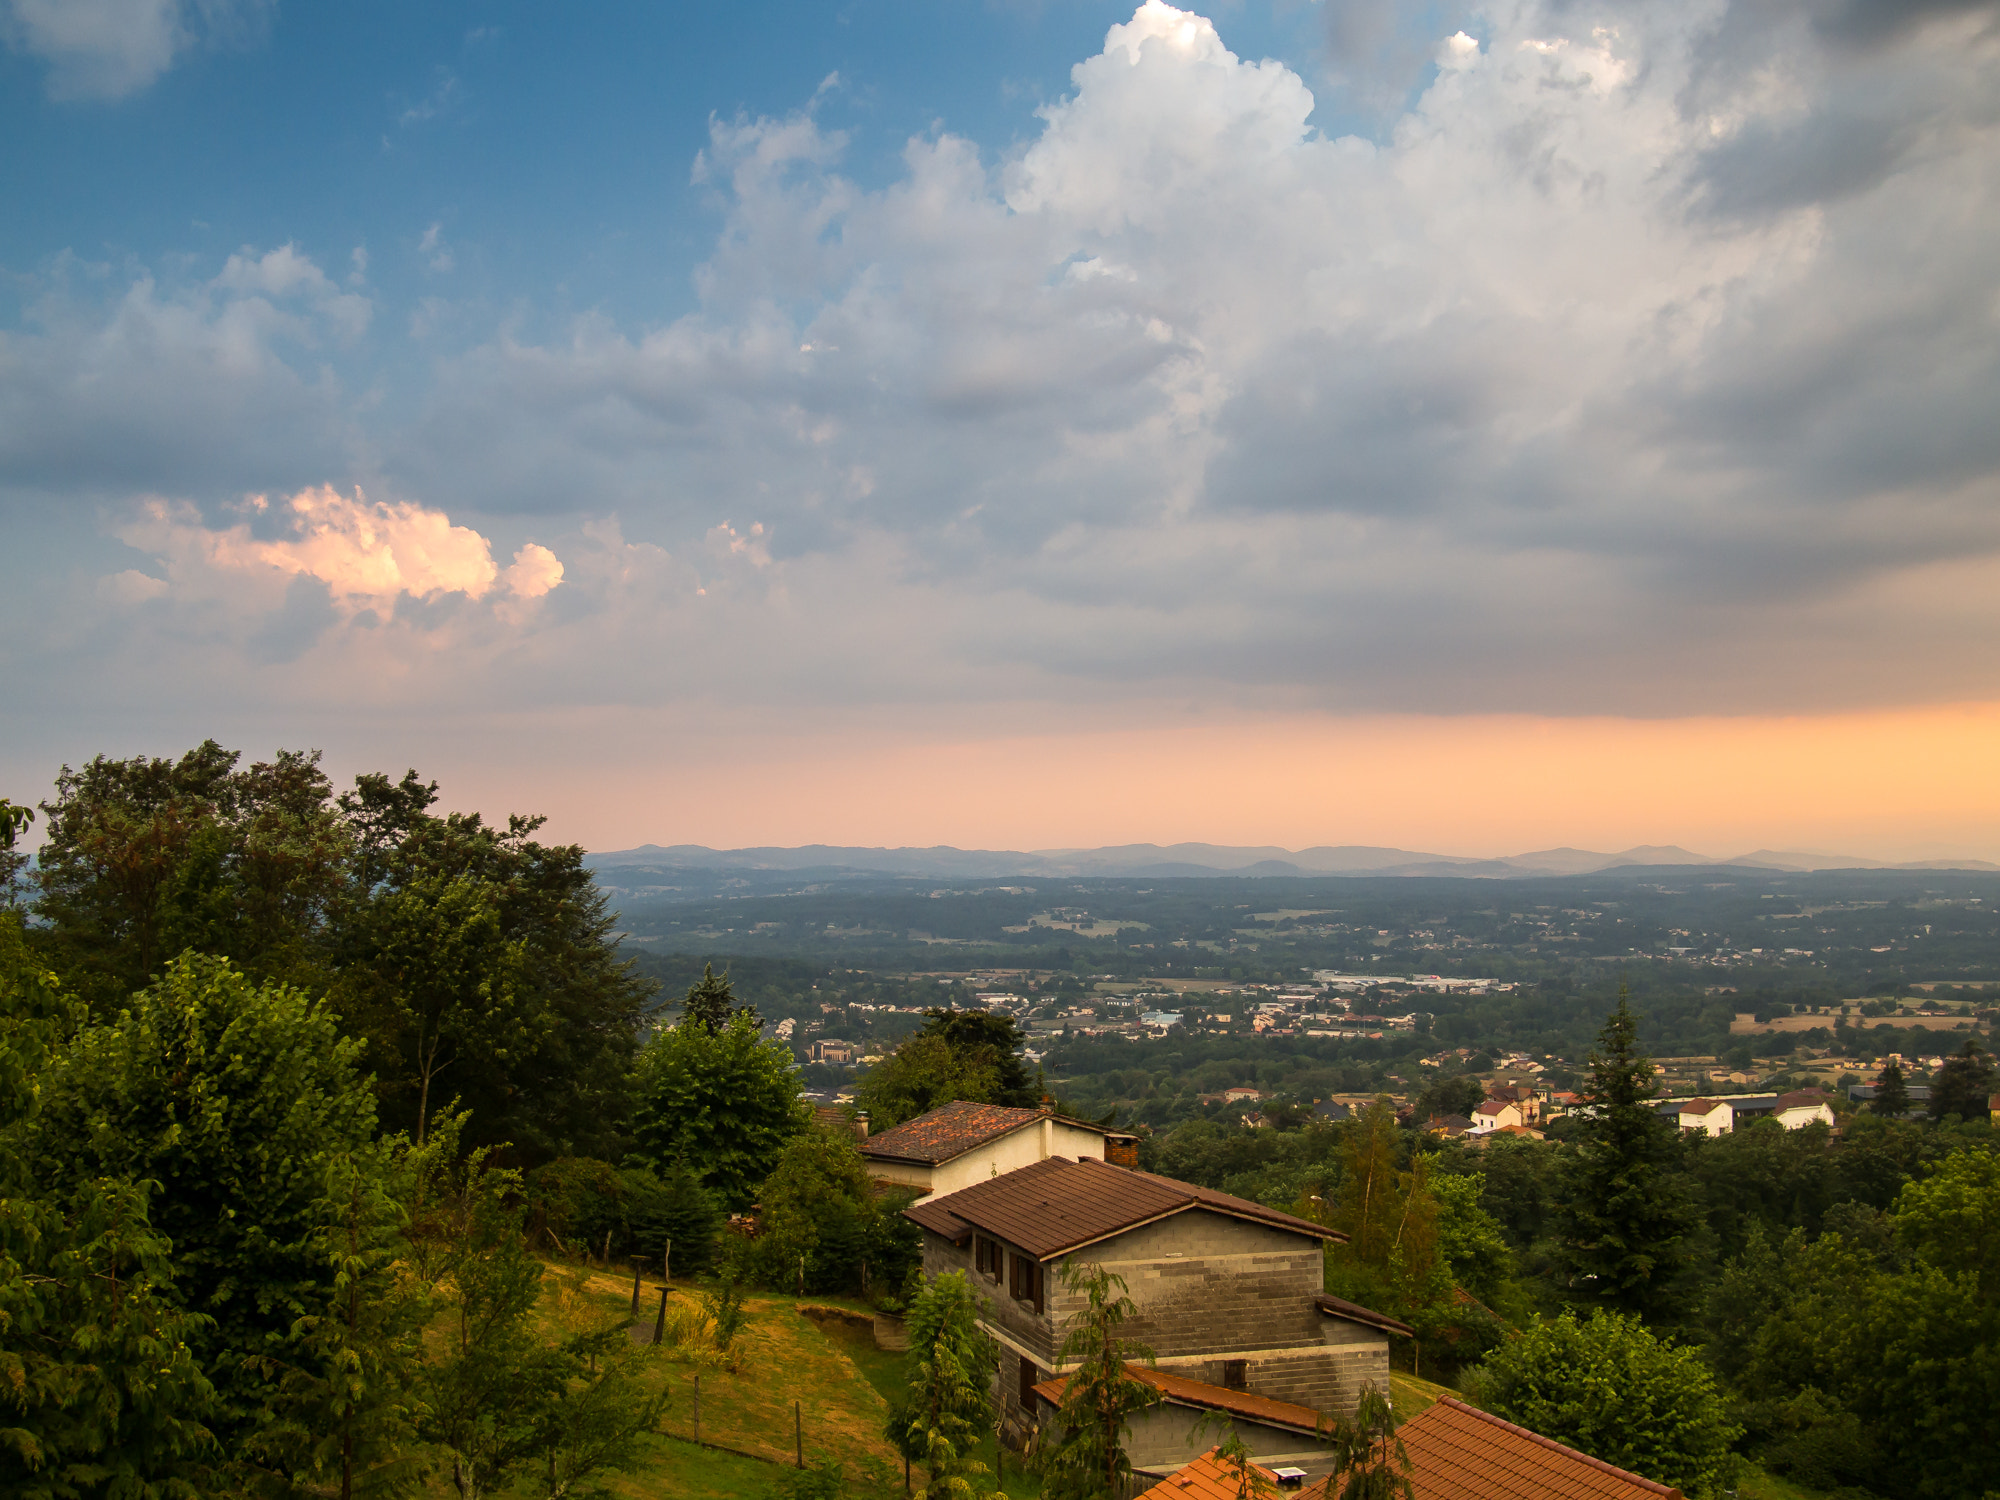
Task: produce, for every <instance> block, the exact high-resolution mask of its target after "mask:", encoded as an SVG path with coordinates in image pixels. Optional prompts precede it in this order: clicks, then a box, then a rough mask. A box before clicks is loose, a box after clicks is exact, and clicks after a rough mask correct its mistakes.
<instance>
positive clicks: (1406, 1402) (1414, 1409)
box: [1389, 1370, 1465, 1422]
mask: <svg viewBox="0 0 2000 1500" xmlns="http://www.w3.org/2000/svg"><path fill="white" fill-rule="evenodd" d="M1440 1396H1458V1399H1459V1400H1461V1401H1463V1400H1464V1399H1465V1398H1464V1397H1463V1396H1459V1394H1458V1392H1457V1391H1455V1390H1453V1389H1452V1388H1451V1387H1450V1386H1448V1385H1438V1384H1436V1383H1434V1382H1432V1381H1429V1380H1419V1379H1418V1378H1417V1377H1416V1376H1414V1375H1411V1374H1409V1373H1407V1372H1406V1371H1403V1370H1391V1371H1390V1372H1389V1401H1390V1404H1391V1405H1393V1406H1394V1407H1395V1409H1396V1419H1397V1420H1398V1421H1403V1422H1407V1421H1408V1420H1409V1419H1410V1418H1411V1417H1414V1416H1415V1415H1416V1414H1417V1413H1418V1412H1420V1411H1427V1410H1429V1409H1430V1408H1431V1407H1433V1406H1435V1405H1437V1401H1438V1397H1440Z"/></svg>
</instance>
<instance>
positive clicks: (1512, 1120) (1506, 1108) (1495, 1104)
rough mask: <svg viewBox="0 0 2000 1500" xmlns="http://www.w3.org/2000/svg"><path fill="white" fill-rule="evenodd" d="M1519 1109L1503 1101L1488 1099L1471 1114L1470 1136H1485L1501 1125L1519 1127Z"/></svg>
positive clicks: (1518, 1106)
mask: <svg viewBox="0 0 2000 1500" xmlns="http://www.w3.org/2000/svg"><path fill="white" fill-rule="evenodd" d="M1525 1123H1526V1122H1525V1121H1524V1120H1522V1118H1521V1107H1520V1105H1518V1104H1514V1103H1511V1102H1509V1101H1507V1100H1504V1099H1488V1100H1487V1101H1486V1102H1485V1103H1484V1104H1482V1105H1480V1106H1479V1107H1478V1108H1477V1109H1475V1110H1473V1112H1472V1134H1474V1135H1485V1134H1486V1133H1487V1132H1488V1131H1493V1130H1498V1129H1499V1128H1500V1127H1501V1126H1503V1125H1521V1124H1525Z"/></svg>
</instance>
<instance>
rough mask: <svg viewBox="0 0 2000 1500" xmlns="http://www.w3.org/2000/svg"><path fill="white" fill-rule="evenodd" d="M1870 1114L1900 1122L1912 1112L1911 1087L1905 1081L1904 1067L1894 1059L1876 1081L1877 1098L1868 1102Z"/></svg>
mask: <svg viewBox="0 0 2000 1500" xmlns="http://www.w3.org/2000/svg"><path fill="white" fill-rule="evenodd" d="M1868 1112H1869V1113H1870V1114H1875V1115H1881V1116H1882V1117H1883V1118H1885V1119H1890V1120H1900V1119H1902V1118H1903V1116H1904V1115H1906V1114H1908V1113H1909V1112H1910V1090H1909V1085H1908V1084H1906V1083H1904V1081H1903V1069H1902V1065H1901V1064H1900V1063H1898V1062H1896V1061H1895V1059H1893V1058H1891V1059H1890V1061H1889V1065H1888V1066H1887V1067H1886V1068H1884V1069H1883V1070H1882V1076H1881V1077H1880V1078H1878V1079H1876V1080H1875V1097H1874V1098H1873V1099H1870V1100H1869V1101H1868Z"/></svg>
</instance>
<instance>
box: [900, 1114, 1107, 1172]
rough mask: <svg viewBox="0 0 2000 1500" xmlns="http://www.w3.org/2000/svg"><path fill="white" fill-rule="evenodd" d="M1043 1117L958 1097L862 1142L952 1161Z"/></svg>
mask: <svg viewBox="0 0 2000 1500" xmlns="http://www.w3.org/2000/svg"><path fill="white" fill-rule="evenodd" d="M1041 1118H1042V1112H1041V1111H1040V1110H1038V1109H1014V1108H1010V1107H1009V1106H1007V1105H1004V1104H974V1103H973V1102H972V1101H971V1100H969V1099H955V1100H953V1101H952V1102H951V1103H950V1104H944V1105H940V1106H939V1107H938V1108H936V1109H934V1110H931V1111H930V1112H929V1113H928V1114H921V1115H918V1116H917V1117H916V1118H915V1119H914V1120H905V1121H904V1122H903V1123H902V1124H900V1125H897V1126H894V1127H893V1128H891V1129H888V1130H885V1131H883V1132H882V1133H881V1134H880V1135H875V1136H870V1137H869V1138H868V1139H867V1140H865V1141H863V1142H862V1143H861V1154H862V1155H863V1156H880V1157H891V1158H893V1159H895V1160H897V1161H921V1162H929V1163H931V1164H933V1165H935V1164H936V1163H938V1162H941V1161H950V1160H951V1159H952V1158H953V1157H955V1156H963V1155H964V1154H965V1153H966V1152H968V1151H970V1150H972V1149H973V1148H974V1147H975V1146H983V1145H985V1144H986V1143H987V1142H988V1141H991V1140H997V1139H999V1138H1000V1137H1001V1136H1003V1135H1010V1134H1012V1133H1013V1132H1014V1131H1016V1130H1019V1129H1020V1128H1021V1127H1022V1126H1023V1125H1032V1124H1034V1123H1035V1122H1036V1121H1037V1120H1039V1119H1041ZM1050 1118H1052V1119H1055V1120H1059V1121H1061V1122H1062V1123H1063V1124H1065V1125H1069V1126H1074V1127H1075V1128H1077V1129H1079V1130H1094V1131H1096V1132H1097V1133H1098V1134H1099V1135H1102V1134H1104V1133H1105V1132H1104V1127H1103V1126H1101V1125H1093V1124H1091V1123H1090V1122H1089V1121H1088V1120H1072V1119H1070V1118H1068V1117H1067V1116H1066V1115H1052V1116H1051V1117H1050Z"/></svg>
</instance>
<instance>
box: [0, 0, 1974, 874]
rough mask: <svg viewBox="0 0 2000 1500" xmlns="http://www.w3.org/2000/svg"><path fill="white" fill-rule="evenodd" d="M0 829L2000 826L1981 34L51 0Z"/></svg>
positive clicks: (1769, 829)
mask: <svg viewBox="0 0 2000 1500" xmlns="http://www.w3.org/2000/svg"><path fill="white" fill-rule="evenodd" d="M0 140H4V141H5V142H6V143H7V149H5V150H4V151H0V205H4V210H5V211H4V212H0V527H4V531H0V536H4V538H5V545H4V546H0V682H4V690H5V698H4V709H0V795H5V796H9V797H11V798H13V799H14V800H15V801H17V802H20V801H26V800H32V799H34V798H37V797H40V796H43V795H46V794H47V789H48V786H49V783H50V781H51V779H52V777H53V775H54V773H55V771H56V769H57V767H59V766H60V765H62V764H64V763H66V762H67V763H71V764H75V763H79V762H81V761H83V760H87V759H88V758H90V757H91V756H93V755H97V754H100V753H102V754H109V755H114V756H126V755H137V754H149V755H164V754H175V753H178V752H180V751H182V750H185V749H187V748H188V747H190V746H191V745H193V744H195V743H197V742H198V741H199V740H201V739H203V738H205V737H209V736H213V737H215V738H217V739H219V740H221V741H222V742H223V743H225V744H227V745H229V746H231V747H233V748H237V749H240V750H242V751H243V752H244V753H245V755H246V757H248V758H251V759H256V758H263V757H267V756H268V755H269V754H270V753H271V752H273V751H274V750H276V749H278V748H280V747H287V748H304V747H316V748H319V749H321V750H322V751H323V752H324V754H325V757H326V764H327V765H328V767H329V769H330V770H331V771H332V772H333V773H334V774H335V775H336V776H338V777H341V778H343V779H344V778H346V777H348V776H352V775H353V774H355V773H356V772H359V771H364V770H371V769H383V770H389V771H391V772H392V773H399V772H400V771H401V769H402V768H403V767H405V766H415V767H417V768H418V769H419V770H421V771H422V772H423V773H424V774H425V775H427V776H432V777H435V778H437V779H438V780H439V781H440V783H441V784H442V787H443V790H444V793H445V799H446V801H447V803H448V804H450V805H453V806H462V807H478V808H482V809H483V810H485V811H487V812H488V813H490V814H495V815H497V814H501V813H504V812H507V811H535V812H541V813H545V814H547V815H548V816H549V817H550V824H549V832H550V834H551V835H553V836H558V837H561V838H565V839H574V840H577V841H580V842H584V843H586V844H588V845H590V846H591V847H595V848H607V849H608V848H622V847H630V846H632V845H636V844H639V843H644V842H655V843H706V844H711V845H717V846H734V845H743V844H762V843H774V844H800V843H808V842H832V843H855V844H871V845H872V844H937V843H949V844H957V845H960V846H964V847H989V848H992V847H1004V848H1037V847H1075V846H1086V845H1092V844H1101V843H1124V842H1138V841H1155V842H1162V843H1166V842H1174V841H1179V840H1202V841H1208V842H1214V843H1245V844H1265V843H1271V844H1280V845H1284V846H1287V847H1293V848H1298V847H1305V846H1309V845H1315V844H1341V843H1361V844H1387V845H1394V846H1399V847H1405V848H1417V849H1428V850H1437V851H1442V852H1449V853H1462V854H1500V853H1515V852H1520V851H1522V850H1525V849H1533V848H1544V847H1551V846H1556V845H1564V844H1568V845H1575V846H1579V847H1587V848H1600V849H1615V848H1623V847H1626V846H1629V845H1633V844H1668V843H1678V844H1681V845H1683V846H1685V847H1688V848H1692V849H1697V850H1700V851H1702V852H1706V853H1714V854H1717V855H1722V856H1728V855H1733V854H1738V853H1742V852H1745V851H1747V850H1750V849H1755V848H1777V849H1807V850H1820V851H1828V852H1838V853H1846V854H1858V855H1863V856H1869V857H1879V858H1883V859H1919V858H1950V857H1960V856H1965V857H1979V858H1993V859H2000V777H1996V776H1995V769H1996V763H2000V650H1996V646H2000V0H1672V3H1645V0H1518V3H1516V0H1495V3H1487V4H1473V3H1457V0H1438V3H1429V4H1421V5H1398V4H1394V3H1391V0H1317V3H1312V0H1227V3H1216V4H1212V5H1210V6H1208V7H1207V8H1206V9H1195V10H1179V9H1175V8H1173V7H1171V6H1168V5H1166V4H1163V3H1161V0H1146V3H1144V4H1142V5H1138V6H1137V7H1136V8H1135V7H1134V5H1133V4H1132V3H1131V0H1125V3H1122V4H1104V5H1100V4H1096V3H1091V0H1068V3H1065V0H922V3H918V0H851V3H831V4H829V3H825V0H821V3H817V4H791V3H760V0H739V3H737V4H734V5H730V6H719V7H718V6H689V5H681V4H672V3H650V4H642V3H633V4H617V3H605V4H600V5H594V6H590V7H570V6H546V5H535V6H531V5H525V4H513V3H505V0H466V3H424V0H398V3H395V4H388V3H374V0H356V3H351V4H345V5H340V6H316V7H308V6H304V5H301V4H296V3H290V0H0Z"/></svg>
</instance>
